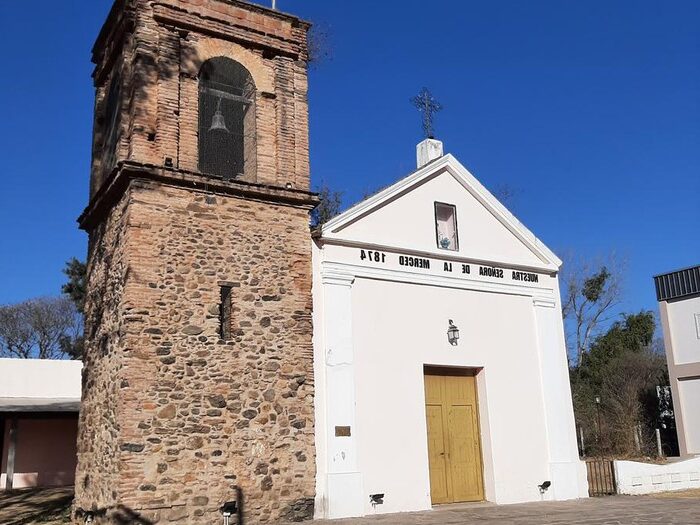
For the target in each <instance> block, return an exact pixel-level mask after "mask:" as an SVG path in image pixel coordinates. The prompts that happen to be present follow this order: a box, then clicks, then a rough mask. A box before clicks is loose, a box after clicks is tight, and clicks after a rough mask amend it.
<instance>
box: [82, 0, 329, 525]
mask: <svg viewBox="0 0 700 525" xmlns="http://www.w3.org/2000/svg"><path fill="white" fill-rule="evenodd" d="M308 29H309V24H308V23H307V22H304V21H302V20H300V19H298V18H296V17H294V16H290V15H286V14H283V13H280V12H277V11H273V10H270V9H267V8H264V7H261V6H258V5H255V4H250V3H247V2H242V1H239V0H117V1H116V2H115V4H114V6H113V8H112V10H111V12H110V14H109V17H108V19H107V21H106V23H105V25H104V27H103V28H102V31H101V32H100V35H99V37H98V39H97V42H96V44H95V46H94V49H93V62H94V63H95V66H96V67H95V71H94V75H93V77H94V83H95V89H96V101H95V119H94V143H93V160H92V174H91V180H90V201H89V205H88V207H87V208H86V210H85V211H84V213H83V214H82V215H81V217H80V219H79V223H80V226H81V228H83V229H84V230H86V231H87V232H88V234H89V248H88V252H89V253H88V297H87V302H86V321H85V335H86V350H85V369H84V373H83V404H82V410H81V414H80V431H79V438H78V470H77V477H76V498H75V505H74V515H75V521H76V523H85V522H92V523H169V522H172V521H177V522H179V523H187V524H200V523H201V524H205V523H206V524H207V525H209V524H212V523H221V522H222V515H221V511H220V507H221V506H222V505H223V504H224V503H225V502H235V503H236V510H235V512H242V513H243V515H244V518H245V522H246V523H250V524H256V523H268V522H274V521H276V520H278V519H288V520H294V521H300V520H302V519H305V518H310V517H311V516H312V514H313V497H314V482H315V480H314V477H315V458H314V428H313V427H314V422H313V394H314V382H313V362H312V344H311V262H310V261H311V238H310V232H309V221H308V214H309V211H310V210H311V208H312V207H313V206H314V205H315V203H316V198H315V197H314V195H313V194H311V193H310V192H309V153H308V120H307V114H308V108H307V68H306V65H307V64H306V62H307V41H306V37H307V31H308ZM241 509H242V510H241ZM139 520H141V521H139ZM232 523H237V522H236V521H235V520H232Z"/></svg>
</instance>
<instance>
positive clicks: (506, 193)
mask: <svg viewBox="0 0 700 525" xmlns="http://www.w3.org/2000/svg"><path fill="white" fill-rule="evenodd" d="M521 193H522V190H520V189H518V188H515V187H514V186H511V185H510V184H508V183H501V184H499V185H498V186H496V189H495V190H494V191H493V196H494V197H496V198H497V199H498V201H499V202H500V203H501V204H503V206H505V207H506V208H508V210H510V211H511V212H512V211H513V209H515V203H516V199H517V197H518V195H520V194H521Z"/></svg>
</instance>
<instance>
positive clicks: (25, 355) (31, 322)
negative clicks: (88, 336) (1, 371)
mask: <svg viewBox="0 0 700 525" xmlns="http://www.w3.org/2000/svg"><path fill="white" fill-rule="evenodd" d="M81 332H82V317H81V315H80V314H79V313H78V311H77V309H76V307H75V305H74V304H73V302H72V301H71V300H70V299H69V298H67V297H42V298H38V299H30V300H28V301H24V302H22V303H18V304H12V305H5V306H0V357H14V358H22V359H29V358H39V359H60V358H65V357H68V356H69V355H70V351H69V348H71V345H70V344H69V342H70V341H74V340H76V339H77V338H79V337H80V334H81Z"/></svg>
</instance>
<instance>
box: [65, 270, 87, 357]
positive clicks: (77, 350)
mask: <svg viewBox="0 0 700 525" xmlns="http://www.w3.org/2000/svg"><path fill="white" fill-rule="evenodd" d="M63 273H64V274H65V275H66V277H67V278H68V280H67V281H66V282H65V283H64V284H63V286H61V292H63V294H64V295H65V296H66V297H67V298H68V299H70V301H71V302H72V303H73V305H74V306H75V309H76V317H77V318H78V322H79V326H80V330H79V331H78V332H76V333H73V334H66V335H65V336H64V337H63V338H62V339H61V342H60V344H61V348H62V351H63V353H64V354H66V355H67V356H69V357H70V358H71V359H80V358H82V356H83V350H84V348H85V337H84V335H83V330H82V328H83V316H84V315H85V296H86V289H87V265H86V264H85V263H84V262H82V261H79V260H78V259H76V258H75V257H71V258H70V259H69V260H68V261H67V262H66V265H65V267H64V268H63Z"/></svg>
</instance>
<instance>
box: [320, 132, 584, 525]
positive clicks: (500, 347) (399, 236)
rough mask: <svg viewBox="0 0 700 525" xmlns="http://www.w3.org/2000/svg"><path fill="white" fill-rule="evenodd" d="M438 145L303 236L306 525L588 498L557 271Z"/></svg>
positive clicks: (429, 144) (426, 147)
mask: <svg viewBox="0 0 700 525" xmlns="http://www.w3.org/2000/svg"><path fill="white" fill-rule="evenodd" d="M442 149H443V145H442V143H441V142H440V141H437V140H432V139H426V140H425V141H423V142H422V143H420V144H419V145H418V148H417V160H418V165H417V168H418V169H417V170H416V171H415V172H413V173H412V174H410V175H409V176H407V177H406V178H404V179H402V180H400V181H398V182H397V183H395V184H393V185H392V186H390V187H388V188H386V189H385V190H383V191H381V192H380V193H378V194H376V195H374V196H372V197H370V198H368V199H366V200H364V201H362V202H361V203H359V204H357V205H356V206H353V207H352V208H350V209H349V210H347V211H346V212H344V213H342V214H341V215H339V216H338V217H335V218H334V219H332V220H331V221H329V222H328V223H326V224H325V225H324V226H323V228H322V229H321V230H320V231H319V232H318V234H317V235H316V236H315V238H314V250H313V257H314V258H313V261H314V279H313V288H314V363H315V377H316V406H315V412H316V454H317V456H316V457H317V475H316V514H317V516H323V517H329V518H336V517H343V516H362V515H367V514H372V513H377V512H402V511H417V510H426V509H429V508H431V505H436V504H447V503H456V502H468V501H484V500H486V501H491V502H494V503H516V502H526V501H540V500H542V499H544V500H565V499H574V498H580V497H586V495H587V490H588V485H587V482H586V472H585V466H584V464H583V463H582V462H581V461H580V460H579V456H578V449H577V446H576V438H575V430H574V428H575V427H574V418H573V409H572V404H571V393H570V390H569V379H568V364H567V358H566V349H565V343H564V332H563V324H562V317H561V303H560V294H559V285H558V280H557V272H558V270H559V267H560V265H561V261H560V260H559V259H558V258H557V257H556V255H554V254H553V253H552V252H551V251H550V250H549V249H548V248H547V247H546V246H545V245H544V244H542V243H541V242H540V241H539V240H538V239H537V238H536V237H535V236H534V235H533V234H532V233H531V232H530V231H528V230H527V229H526V228H525V227H524V226H523V225H522V224H521V223H520V222H519V221H518V220H517V219H516V218H515V217H514V216H513V215H512V214H511V213H510V212H508V210H507V209H505V208H504V207H503V206H502V205H501V204H500V203H499V202H498V201H497V200H496V199H495V198H494V197H493V195H491V194H490V193H489V192H488V190H486V188H484V186H482V185H481V184H480V183H479V181H478V180H477V179H476V178H474V176H473V175H472V174H471V173H469V172H468V171H467V170H466V169H465V168H464V166H462V165H461V164H460V163H459V161H458V160H457V159H455V158H454V157H453V156H452V155H449V154H447V155H444V154H443V151H442Z"/></svg>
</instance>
